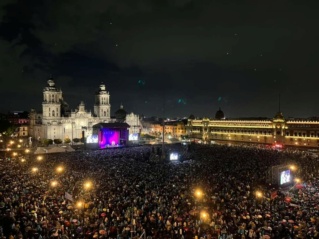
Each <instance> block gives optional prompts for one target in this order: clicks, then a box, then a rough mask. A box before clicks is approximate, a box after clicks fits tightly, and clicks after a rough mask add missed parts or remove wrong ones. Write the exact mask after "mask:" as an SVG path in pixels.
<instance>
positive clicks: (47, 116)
mask: <svg viewBox="0 0 319 239" xmlns="http://www.w3.org/2000/svg"><path fill="white" fill-rule="evenodd" d="M61 101H62V91H61V90H60V89H57V88H56V87H55V83H54V81H53V79H52V78H50V79H49V80H48V85H47V86H46V87H45V88H44V89H43V102H42V111H43V120H44V121H50V120H57V119H59V118H60V117H61V115H60V114H61Z"/></svg>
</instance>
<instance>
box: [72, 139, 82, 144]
mask: <svg viewBox="0 0 319 239" xmlns="http://www.w3.org/2000/svg"><path fill="white" fill-rule="evenodd" d="M80 141H81V139H78V138H74V139H73V142H74V143H79V142H80Z"/></svg>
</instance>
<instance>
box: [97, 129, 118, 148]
mask: <svg viewBox="0 0 319 239" xmlns="http://www.w3.org/2000/svg"><path fill="white" fill-rule="evenodd" d="M99 138H100V143H99V145H100V148H101V149H104V148H106V147H115V146H118V145H119V143H120V131H118V130H111V129H102V130H101V131H100V137H99Z"/></svg>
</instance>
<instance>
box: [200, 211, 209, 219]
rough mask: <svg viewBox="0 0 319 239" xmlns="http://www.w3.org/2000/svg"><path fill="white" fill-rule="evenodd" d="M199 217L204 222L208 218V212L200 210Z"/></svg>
mask: <svg viewBox="0 0 319 239" xmlns="http://www.w3.org/2000/svg"><path fill="white" fill-rule="evenodd" d="M200 219H202V220H203V221H204V222H205V221H206V220H207V219H208V213H207V212H206V211H201V212H200Z"/></svg>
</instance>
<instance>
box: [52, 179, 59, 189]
mask: <svg viewBox="0 0 319 239" xmlns="http://www.w3.org/2000/svg"><path fill="white" fill-rule="evenodd" d="M57 185H58V181H56V180H53V181H52V182H51V187H53V188H55V187H56V186H57Z"/></svg>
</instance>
